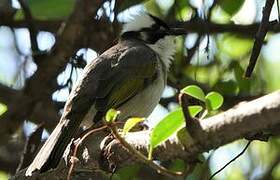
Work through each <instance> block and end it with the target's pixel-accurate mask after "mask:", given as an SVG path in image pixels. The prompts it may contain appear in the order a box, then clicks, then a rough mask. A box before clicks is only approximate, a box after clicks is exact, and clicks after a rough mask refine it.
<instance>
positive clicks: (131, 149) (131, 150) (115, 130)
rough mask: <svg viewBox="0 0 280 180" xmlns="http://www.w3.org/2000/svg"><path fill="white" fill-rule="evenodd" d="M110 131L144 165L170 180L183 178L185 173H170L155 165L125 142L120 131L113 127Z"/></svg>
mask: <svg viewBox="0 0 280 180" xmlns="http://www.w3.org/2000/svg"><path fill="white" fill-rule="evenodd" d="M110 129H111V131H112V133H113V135H114V136H115V138H116V139H118V141H120V143H121V144H122V145H123V146H124V147H125V148H126V149H128V151H129V152H130V153H131V154H133V155H135V156H136V157H137V158H138V159H139V160H140V161H142V162H143V163H145V164H147V165H148V166H150V167H151V168H153V169H155V170H156V171H157V172H158V173H160V174H163V175H165V176H168V177H170V178H174V177H177V176H183V175H184V173H183V172H174V171H170V170H168V169H166V168H165V167H163V166H161V165H158V164H156V163H154V162H153V161H151V160H149V159H148V158H147V157H146V156H144V155H143V154H142V153H140V152H139V151H137V150H136V149H134V148H133V147H132V146H131V145H130V144H129V143H128V142H126V140H124V139H123V138H122V137H121V136H120V135H119V133H118V130H117V128H116V127H111V126H110Z"/></svg>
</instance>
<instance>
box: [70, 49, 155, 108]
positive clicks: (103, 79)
mask: <svg viewBox="0 0 280 180" xmlns="http://www.w3.org/2000/svg"><path fill="white" fill-rule="evenodd" d="M109 54H110V53H109ZM112 54H115V53H111V54H110V55H108V56H109V57H107V56H106V55H105V56H101V57H100V58H105V59H103V60H100V59H97V62H96V63H93V66H92V67H90V65H89V68H88V70H86V71H85V74H84V77H83V78H82V81H81V82H80V83H79V84H78V85H77V87H76V93H74V94H75V95H74V98H73V99H72V100H71V103H70V104H71V111H73V112H75V111H78V112H81V109H83V107H85V109H86V110H88V108H89V106H88V104H90V105H93V102H94V103H95V108H96V110H97V111H100V112H106V111H107V110H108V109H110V108H117V107H118V106H120V105H121V104H123V103H124V102H126V101H127V100H129V99H130V98H132V97H133V96H134V95H136V94H137V93H138V92H139V91H141V90H143V88H144V87H146V86H147V85H148V84H149V83H151V82H152V81H153V79H154V78H155V77H156V75H157V69H158V67H157V57H156V54H155V53H154V52H153V51H152V50H151V49H150V48H148V47H146V46H144V45H141V46H137V47H130V48H128V49H126V50H124V51H123V52H122V53H121V54H120V56H118V58H115V57H110V56H111V55H112ZM98 61H100V62H98ZM101 66H102V67H101ZM76 109H77V110H76Z"/></svg>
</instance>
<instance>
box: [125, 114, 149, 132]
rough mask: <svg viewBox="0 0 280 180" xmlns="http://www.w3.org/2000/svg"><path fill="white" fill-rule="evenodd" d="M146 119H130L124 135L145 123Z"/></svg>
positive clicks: (126, 124)
mask: <svg viewBox="0 0 280 180" xmlns="http://www.w3.org/2000/svg"><path fill="white" fill-rule="evenodd" d="M144 120H145V118H139V117H133V118H129V119H128V120H127V121H126V122H125V124H124V127H123V133H124V134H126V133H128V132H129V131H130V130H131V129H132V128H133V127H134V126H135V125H136V124H138V123H140V122H143V121H144Z"/></svg>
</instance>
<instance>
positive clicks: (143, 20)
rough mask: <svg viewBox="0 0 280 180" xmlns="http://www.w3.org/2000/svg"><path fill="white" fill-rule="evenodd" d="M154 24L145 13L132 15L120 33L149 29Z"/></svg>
mask: <svg viewBox="0 0 280 180" xmlns="http://www.w3.org/2000/svg"><path fill="white" fill-rule="evenodd" d="M153 24H155V21H154V20H153V18H151V17H150V16H149V15H148V14H146V13H140V14H137V15H134V16H133V17H132V20H131V21H130V22H128V23H126V24H125V25H124V26H123V30H122V33H124V32H128V31H139V30H140V29H142V28H146V27H151V26H152V25H153Z"/></svg>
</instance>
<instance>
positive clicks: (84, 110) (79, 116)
mask: <svg viewBox="0 0 280 180" xmlns="http://www.w3.org/2000/svg"><path fill="white" fill-rule="evenodd" d="M172 32H173V29H172V28H170V27H169V26H168V25H167V24H166V23H165V22H164V21H162V20H161V19H159V18H158V17H156V16H153V15H151V14H149V13H146V12H145V13H140V14H137V15H135V16H134V17H133V19H132V20H131V21H130V22H128V23H126V24H124V26H123V29H122V31H121V34H120V38H119V41H118V43H117V44H116V45H114V46H112V47H111V48H109V49H108V50H106V51H105V52H104V53H102V54H101V55H99V56H98V57H97V58H96V59H94V60H93V61H91V62H90V63H89V64H87V65H86V67H85V68H84V70H83V72H82V75H81V78H80V79H79V80H78V82H77V83H76V84H75V85H74V87H73V89H72V91H71V92H70V95H69V97H68V99H67V101H66V103H65V107H64V110H63V113H62V116H61V118H60V121H59V122H58V124H57V126H56V127H55V128H54V130H53V131H52V133H51V134H50V136H49V138H48V139H47V140H46V142H45V143H44V145H43V146H42V148H41V149H40V150H39V152H38V153H37V155H36V156H35V158H34V160H33V161H32V163H31V164H30V165H29V167H28V168H27V170H26V172H25V175H26V176H32V173H33V172H35V171H39V172H40V173H43V172H46V171H48V170H50V169H55V168H56V167H57V165H58V163H59V162H60V160H61V158H62V156H63V153H64V151H65V149H66V147H67V145H68V144H69V143H70V142H71V140H72V139H73V138H74V137H75V135H77V132H78V130H79V129H80V126H81V124H82V122H83V121H86V120H85V119H90V120H91V121H92V123H97V122H100V121H101V120H102V118H103V117H104V115H105V114H106V112H107V111H108V110H109V109H111V108H114V109H116V110H118V111H120V112H121V113H120V115H119V116H118V119H120V120H125V119H127V118H129V117H147V116H148V115H150V114H151V112H152V111H153V109H154V108H155V107H156V105H157V104H158V103H159V100H160V97H161V95H162V93H163V90H164V88H165V86H166V82H167V73H168V69H169V67H170V65H171V63H172V61H173V60H174V54H175V51H176V44H175V37H176V36H175V35H174V33H172Z"/></svg>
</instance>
